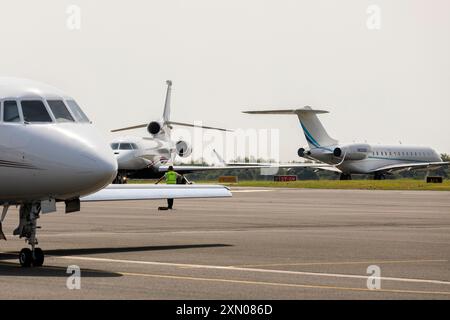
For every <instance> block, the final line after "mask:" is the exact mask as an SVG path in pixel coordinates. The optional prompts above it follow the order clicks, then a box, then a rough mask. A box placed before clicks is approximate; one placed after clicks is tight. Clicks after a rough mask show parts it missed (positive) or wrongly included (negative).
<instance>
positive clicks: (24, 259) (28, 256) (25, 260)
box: [19, 248, 33, 268]
mask: <svg viewBox="0 0 450 320" xmlns="http://www.w3.org/2000/svg"><path fill="white" fill-rule="evenodd" d="M32 261H33V254H32V252H31V250H30V249H28V248H23V249H22V250H20V253H19V263H20V265H21V266H22V267H24V268H28V267H31V263H32Z"/></svg>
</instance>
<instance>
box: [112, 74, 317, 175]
mask: <svg viewBox="0 0 450 320" xmlns="http://www.w3.org/2000/svg"><path fill="white" fill-rule="evenodd" d="M166 83H167V92H166V99H165V103H164V111H163V116H162V118H161V119H160V120H158V121H151V122H149V123H144V124H140V125H135V126H130V127H126V128H121V129H115V130H112V132H118V131H125V130H132V129H137V128H147V131H148V133H149V134H150V136H146V137H139V136H123V137H118V138H115V139H114V140H113V141H112V142H111V148H112V149H113V150H114V154H115V156H116V158H117V162H118V165H119V170H118V174H117V178H116V179H115V180H114V183H116V184H123V183H126V182H127V180H128V178H135V179H136V178H137V179H150V178H159V177H161V176H162V175H163V174H164V172H165V171H167V169H168V163H169V162H171V163H173V160H174V158H175V156H179V157H187V156H189V155H190V154H191V152H192V148H191V146H190V144H189V143H188V142H186V141H182V140H179V141H174V140H172V138H171V130H172V126H173V125H178V126H187V127H200V128H204V129H210V130H220V131H228V130H227V129H222V128H214V127H207V126H197V125H193V124H189V123H184V122H175V121H171V120H170V101H171V92H172V81H170V80H167V81H166ZM222 162H223V164H224V165H223V166H195V165H194V166H189V165H174V166H173V168H174V170H175V171H176V172H178V173H179V174H181V175H184V174H186V173H192V172H199V171H200V172H201V171H215V170H224V169H230V167H232V168H233V169H242V170H248V169H262V168H293V167H317V165H314V164H309V163H308V164H306V163H305V164H287V165H285V164H279V163H270V164H261V163H255V164H249V163H241V164H238V163H229V164H227V163H225V162H224V161H222ZM322 165H323V164H322ZM186 181H187V180H186V179H185V182H186Z"/></svg>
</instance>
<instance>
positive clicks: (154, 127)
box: [147, 121, 162, 135]
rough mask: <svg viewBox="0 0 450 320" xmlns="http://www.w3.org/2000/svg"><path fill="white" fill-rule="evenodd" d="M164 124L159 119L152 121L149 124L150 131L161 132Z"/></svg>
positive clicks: (151, 132) (152, 132) (153, 133)
mask: <svg viewBox="0 0 450 320" xmlns="http://www.w3.org/2000/svg"><path fill="white" fill-rule="evenodd" d="M161 129H162V125H161V124H160V123H159V122H158V121H152V122H150V123H149V124H148V126H147V131H148V133H150V134H152V135H155V134H158V133H159V132H161Z"/></svg>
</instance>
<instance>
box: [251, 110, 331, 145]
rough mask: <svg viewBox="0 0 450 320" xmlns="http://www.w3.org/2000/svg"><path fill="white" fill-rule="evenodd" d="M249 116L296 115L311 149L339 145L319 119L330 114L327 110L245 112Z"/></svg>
mask: <svg viewBox="0 0 450 320" xmlns="http://www.w3.org/2000/svg"><path fill="white" fill-rule="evenodd" d="M244 113H248V114H296V115H297V116H298V119H299V121H300V125H301V127H302V129H303V133H304V134H305V138H306V141H308V145H309V147H310V148H319V147H324V146H331V145H335V144H337V143H338V141H337V140H335V139H333V138H331V137H330V136H329V135H328V133H327V131H326V130H325V128H324V127H323V125H322V123H321V122H320V120H319V118H318V117H317V115H318V114H322V113H328V111H325V110H314V109H312V108H311V107H309V106H306V107H304V108H301V109H289V110H267V111H244Z"/></svg>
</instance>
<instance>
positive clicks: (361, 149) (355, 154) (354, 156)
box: [333, 144, 372, 160]
mask: <svg viewBox="0 0 450 320" xmlns="http://www.w3.org/2000/svg"><path fill="white" fill-rule="evenodd" d="M371 152H372V147H371V146H370V145H368V144H350V145H347V146H343V147H337V148H335V149H334V150H333V155H334V156H335V157H337V158H343V157H345V160H364V159H366V158H367V157H368V156H369V153H371Z"/></svg>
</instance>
